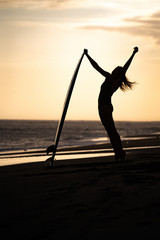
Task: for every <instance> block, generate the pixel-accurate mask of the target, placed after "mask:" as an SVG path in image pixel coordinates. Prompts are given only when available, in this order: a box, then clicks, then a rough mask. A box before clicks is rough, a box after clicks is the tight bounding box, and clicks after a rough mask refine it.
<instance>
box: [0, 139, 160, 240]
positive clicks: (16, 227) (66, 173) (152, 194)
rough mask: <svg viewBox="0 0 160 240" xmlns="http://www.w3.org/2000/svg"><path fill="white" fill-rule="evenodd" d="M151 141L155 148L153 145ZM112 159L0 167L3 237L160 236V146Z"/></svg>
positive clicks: (136, 143)
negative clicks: (52, 164)
mask: <svg viewBox="0 0 160 240" xmlns="http://www.w3.org/2000/svg"><path fill="white" fill-rule="evenodd" d="M149 141H150V143H149ZM149 141H147V142H148V144H146V143H145V141H144V140H141V142H139V140H134V141H129V142H128V143H126V144H127V146H131V145H132V146H145V145H146V146H153V147H152V148H145V149H137V150H136V149H130V150H128V151H127V161H126V162H120V163H116V162H115V161H114V157H113V156H109V157H96V158H90V159H87V158H85V159H80V160H76V161H75V160H72V161H71V160H68V161H56V162H55V167H54V168H53V169H47V168H45V167H44V164H43V163H42V162H41V163H29V164H19V165H14V166H5V167H0V194H1V197H0V216H1V224H0V238H1V239H10V238H11V237H12V238H13V237H16V238H17V239H46V240H47V239H62V238H65V239H93V237H96V238H97V237H99V238H102V237H105V238H106V237H109V238H110V239H112V237H117V236H118V237H121V236H124V237H126V238H127V239H135V238H137V237H138V239H144V238H145V239H146V237H148V238H149V239H150V238H152V239H154V238H156V239H157V237H160V231H159V227H160V147H158V145H160V144H159V143H160V141H159V138H158V137H157V138H153V139H150V140H149ZM155 146H156V147H155Z"/></svg>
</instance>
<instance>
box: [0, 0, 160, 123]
mask: <svg viewBox="0 0 160 240" xmlns="http://www.w3.org/2000/svg"><path fill="white" fill-rule="evenodd" d="M0 36H1V38H0V53H1V54H0V76H1V77H0V86H1V87H0V119H42V120H43V119H46V120H58V119H59V118H60V117H61V113H62V109H63V103H64V100H65V96H66V93H67V90H68V86H69V84H70V81H71V78H72V75H73V72H74V70H75V68H76V65H77V63H78V61H79V59H80V57H81V55H82V53H83V49H84V48H87V49H88V51H89V54H90V56H91V57H92V58H93V59H94V60H95V61H96V62H97V63H98V64H99V65H100V66H101V67H102V68H103V69H104V70H106V71H108V72H112V70H113V69H114V68H115V67H116V66H123V65H124V64H125V62H126V61H127V60H128V58H129V57H130V55H131V54H132V51H133V48H134V47H135V46H138V47H139V52H138V53H137V54H136V55H135V57H134V59H133V62H132V64H131V66H130V68H129V69H128V71H127V74H126V75H127V77H128V78H129V80H130V81H135V82H136V85H135V87H134V89H133V91H128V92H126V93H123V92H122V91H121V90H118V91H117V92H116V93H115V94H114V95H113V100H112V102H113V106H114V119H115V120H118V121H122V120H126V121H160V1H159V0H112V1H106V0H28V1H27V0H0ZM103 81H104V77H103V76H102V75H100V74H99V73H98V72H97V71H96V70H95V69H93V67H92V66H91V65H90V63H89V61H88V59H87V58H86V57H84V59H83V61H82V64H81V68H80V70H79V73H78V77H77V80H76V84H75V87H74V90H73V94H72V97H71V101H70V105H69V109H68V113H67V119H68V120H99V116H98V103H97V102H98V101H97V100H98V94H99V91H100V87H101V84H102V83H103Z"/></svg>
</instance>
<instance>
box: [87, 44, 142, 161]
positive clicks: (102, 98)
mask: <svg viewBox="0 0 160 240" xmlns="http://www.w3.org/2000/svg"><path fill="white" fill-rule="evenodd" d="M137 52H138V47H135V48H134V51H133V53H132V55H131V57H130V58H129V59H128V61H127V62H126V64H125V65H124V66H123V67H120V66H118V67H116V68H115V69H114V70H113V71H112V73H111V74H110V73H109V72H107V71H104V70H103V69H102V68H101V67H100V66H99V65H98V64H97V63H96V62H95V61H94V60H93V59H92V58H91V57H90V56H89V54H88V50H87V49H84V54H85V55H86V56H87V58H88V60H89V61H90V63H91V65H92V66H93V67H94V68H95V69H96V70H97V71H98V72H99V73H100V74H102V75H103V76H104V77H105V81H104V82H103V84H102V85H101V90H100V94H99V98H98V110H99V116H100V119H101V122H102V124H103V126H104V128H105V130H106V131H107V133H108V136H109V138H110V141H111V144H112V147H113V150H114V153H115V158H116V160H117V161H124V160H125V155H126V153H125V151H124V150H123V147H122V142H121V139H120V136H119V134H118V132H117V130H116V127H115V123H114V120H113V116H112V113H113V106H112V101H111V98H112V95H113V93H114V92H116V91H117V89H118V88H120V89H121V90H122V91H126V90H127V89H132V86H133V85H134V82H130V81H129V80H128V79H127V78H126V76H125V73H126V71H127V69H128V68H129V66H130V64H131V62H132V60H133V57H134V56H135V54H136V53H137Z"/></svg>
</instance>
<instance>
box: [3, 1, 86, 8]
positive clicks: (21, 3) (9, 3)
mask: <svg viewBox="0 0 160 240" xmlns="http://www.w3.org/2000/svg"><path fill="white" fill-rule="evenodd" d="M82 1H83V0H0V8H8V7H16V8H19V7H31V8H32V7H33V8H41V7H49V8H61V7H68V6H72V7H73V6H77V4H78V3H80V2H82Z"/></svg>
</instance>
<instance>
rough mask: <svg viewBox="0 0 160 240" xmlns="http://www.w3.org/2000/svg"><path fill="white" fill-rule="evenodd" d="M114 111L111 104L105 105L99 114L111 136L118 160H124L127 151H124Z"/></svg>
mask: <svg viewBox="0 0 160 240" xmlns="http://www.w3.org/2000/svg"><path fill="white" fill-rule="evenodd" d="M112 111H113V108H112V107H111V106H104V107H102V108H101V109H100V110H99V115H100V118H101V121H102V124H103V126H104V128H105V129H106V131H107V133H108V136H109V138H110V141H111V144H112V147H113V149H114V152H115V157H116V160H124V158H125V152H124V151H123V147H122V142H121V139H120V136H119V134H118V132H117V130H116V127H115V124H114V120H113V116H112Z"/></svg>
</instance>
